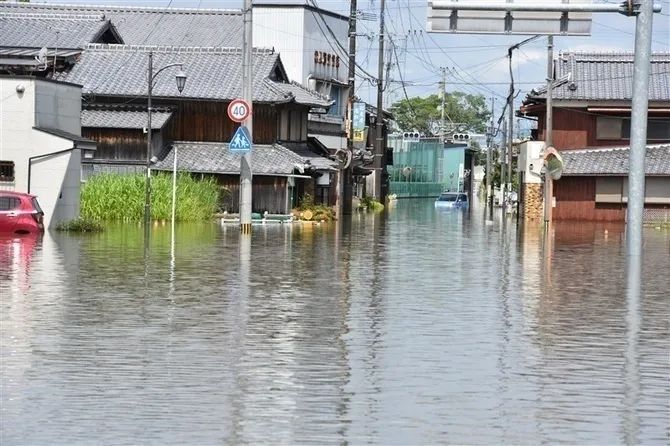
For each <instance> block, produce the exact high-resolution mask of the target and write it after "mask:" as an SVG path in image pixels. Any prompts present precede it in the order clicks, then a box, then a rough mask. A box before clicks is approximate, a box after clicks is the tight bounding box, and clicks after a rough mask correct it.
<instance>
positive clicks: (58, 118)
mask: <svg viewBox="0 0 670 446" xmlns="http://www.w3.org/2000/svg"><path fill="white" fill-rule="evenodd" d="M35 126H36V127H46V128H52V129H59V130H64V131H66V132H70V133H74V134H75V135H81V89H80V88H77V87H74V86H72V85H68V84H59V83H55V82H39V81H38V82H36V83H35Z"/></svg>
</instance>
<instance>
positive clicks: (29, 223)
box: [0, 190, 44, 234]
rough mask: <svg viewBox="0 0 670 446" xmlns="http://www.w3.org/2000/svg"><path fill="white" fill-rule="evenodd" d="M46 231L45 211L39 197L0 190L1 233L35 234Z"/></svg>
mask: <svg viewBox="0 0 670 446" xmlns="http://www.w3.org/2000/svg"><path fill="white" fill-rule="evenodd" d="M43 231H44V211H42V208H41V207H40V204H39V203H38V202H37V197H35V196H34V195H30V194H24V193H21V192H11V191H5V190H0V233H12V234H34V233H41V232H43Z"/></svg>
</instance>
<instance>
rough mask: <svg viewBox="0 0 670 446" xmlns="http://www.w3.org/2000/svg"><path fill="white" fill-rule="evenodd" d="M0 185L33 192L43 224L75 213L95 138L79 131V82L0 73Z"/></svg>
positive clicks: (77, 209) (58, 221)
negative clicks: (41, 212) (86, 159)
mask: <svg viewBox="0 0 670 446" xmlns="http://www.w3.org/2000/svg"><path fill="white" fill-rule="evenodd" d="M0 94H2V98H3V100H2V101H1V102H0V188H1V189H4V190H13V191H17V192H29V193H31V194H34V195H37V197H38V200H39V202H40V204H41V206H42V208H43V210H44V212H45V215H44V225H45V227H49V228H50V227H54V226H56V225H57V224H58V223H60V222H62V221H66V220H70V219H72V218H75V217H77V216H78V215H79V191H80V184H81V171H82V164H81V163H82V159H83V158H87V157H89V156H92V153H93V151H94V150H95V143H94V142H93V141H91V140H89V139H87V138H84V137H82V136H81V124H80V122H81V121H80V114H81V86H80V85H77V84H72V83H66V82H56V81H51V80H45V79H39V78H34V77H29V76H0Z"/></svg>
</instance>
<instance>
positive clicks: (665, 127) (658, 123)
mask: <svg viewBox="0 0 670 446" xmlns="http://www.w3.org/2000/svg"><path fill="white" fill-rule="evenodd" d="M647 139H668V140H670V119H668V118H649V121H647Z"/></svg>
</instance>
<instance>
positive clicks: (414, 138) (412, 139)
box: [402, 132, 421, 142]
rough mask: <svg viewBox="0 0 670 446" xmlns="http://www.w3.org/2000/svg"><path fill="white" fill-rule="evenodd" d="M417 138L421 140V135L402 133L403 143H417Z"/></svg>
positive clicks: (417, 133)
mask: <svg viewBox="0 0 670 446" xmlns="http://www.w3.org/2000/svg"><path fill="white" fill-rule="evenodd" d="M419 138H421V133H419V132H403V134H402V139H404V140H405V141H410V142H419Z"/></svg>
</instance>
